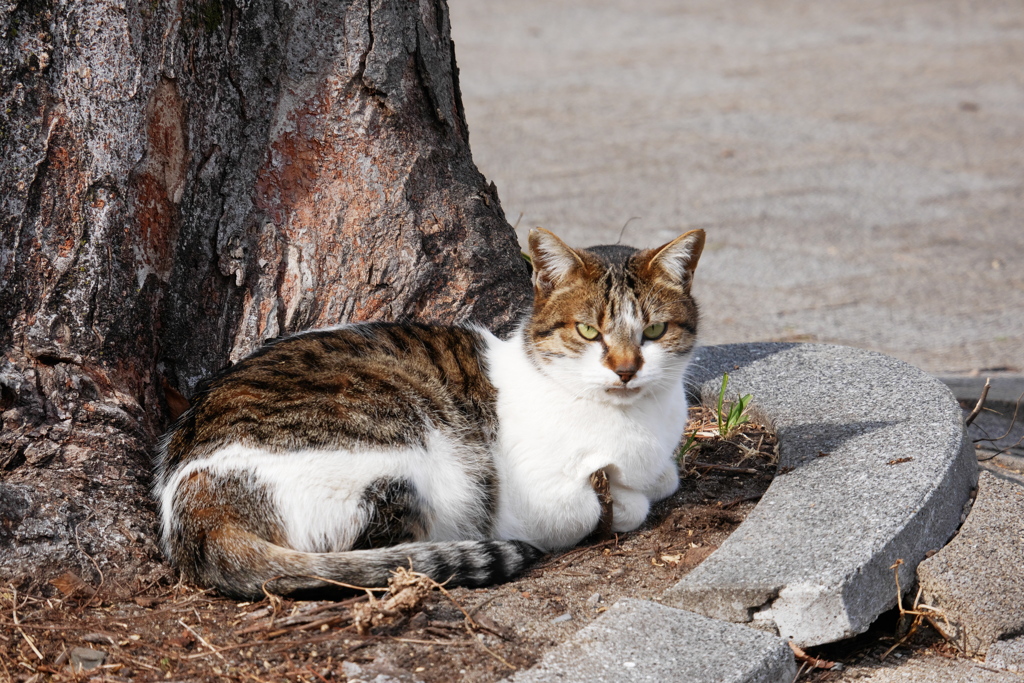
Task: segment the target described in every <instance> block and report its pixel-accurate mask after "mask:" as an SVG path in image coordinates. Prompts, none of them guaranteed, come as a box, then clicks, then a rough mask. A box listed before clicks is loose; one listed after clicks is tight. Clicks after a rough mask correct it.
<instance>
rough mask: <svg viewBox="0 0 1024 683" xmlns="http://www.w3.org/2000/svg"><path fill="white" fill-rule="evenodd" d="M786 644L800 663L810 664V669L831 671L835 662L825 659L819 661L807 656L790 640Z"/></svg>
mask: <svg viewBox="0 0 1024 683" xmlns="http://www.w3.org/2000/svg"><path fill="white" fill-rule="evenodd" d="M786 642H787V643H789V649H790V650H792V651H793V656H794V657H796V658H797V659H798V660H799V661H801V662H806V663H807V664H810V666H811V668H812V669H832V668H834V667H835V665H836V663H835V662H830V661H829V660H827V659H820V658H818V657H815V656H814V655H809V654H807V652H805V651H804V649H803V648H802V647H800V646H799V645H797V644H796V643H794V642H793V641H792V640H789V641H786Z"/></svg>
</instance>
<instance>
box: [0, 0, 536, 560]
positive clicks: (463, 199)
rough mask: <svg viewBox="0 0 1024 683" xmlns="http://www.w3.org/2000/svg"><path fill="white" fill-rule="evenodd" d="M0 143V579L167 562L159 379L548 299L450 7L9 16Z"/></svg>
mask: <svg viewBox="0 0 1024 683" xmlns="http://www.w3.org/2000/svg"><path fill="white" fill-rule="evenodd" d="M0 152H2V154H0V231H2V232H0V279H2V286H3V288H2V293H0V351H2V353H3V358H2V360H0V392H2V393H0V411H2V413H3V415H2V418H3V431H2V433H0V477H2V479H0V578H5V577H8V576H13V575H16V574H18V573H21V572H26V571H33V572H36V573H37V574H41V575H51V574H53V573H55V572H57V571H61V570H63V568H71V569H73V570H75V571H78V572H82V573H83V575H84V576H88V575H90V573H91V575H92V576H93V577H94V579H98V578H99V575H98V572H96V571H94V569H96V568H99V569H102V570H103V571H104V572H105V573H107V574H108V577H109V574H110V573H111V572H120V573H121V574H124V575H127V574H128V573H130V572H133V571H135V569H136V568H137V567H139V566H140V564H141V563H143V562H148V561H150V560H152V559H154V558H156V557H158V553H157V552H156V550H155V547H154V545H153V540H154V536H153V532H154V519H155V518H154V515H153V508H152V506H151V505H150V504H149V503H148V486H149V448H150V447H151V446H152V444H153V441H154V440H155V438H156V437H157V436H158V434H159V433H160V431H161V430H162V429H163V428H164V427H165V425H166V420H167V413H168V411H167V405H166V397H165V394H164V390H163V388H162V387H163V385H164V383H168V385H169V386H173V387H177V388H178V389H179V390H180V391H181V392H182V393H184V394H185V395H186V396H187V395H188V394H189V393H190V392H191V391H192V390H193V389H194V388H195V385H196V384H197V382H198V381H199V380H200V379H201V378H202V377H203V376H205V375H207V374H209V373H210V372H212V371H214V370H216V369H218V368H219V367H222V366H223V365H225V364H226V363H228V362H230V361H231V360H236V359H237V358H239V357H241V356H242V355H244V354H246V353H247V352H248V351H250V350H251V349H253V348H254V347H255V346H258V345H259V344H260V343H261V342H262V341H263V340H264V339H267V338H269V337H274V336H278V335H281V334H285V333H288V332H293V331H296V330H301V329H306V328H309V327H315V326H319V325H326V324H336V323H339V322H346V321H359V320H368V319H376V318H387V319H397V318H419V319H432V320H439V321H461V320H468V319H472V320H476V321H479V322H481V323H483V324H485V325H489V326H491V327H492V328H494V329H496V330H498V331H505V330H508V329H509V328H510V326H511V324H512V322H513V321H514V319H515V318H516V316H517V314H518V312H519V310H521V308H522V306H523V305H524V303H525V302H526V301H527V299H528V297H529V283H528V271H527V269H526V267H525V264H524V263H523V262H522V261H521V259H519V256H518V247H517V245H516V241H515V236H514V234H513V232H512V231H511V229H510V228H509V227H508V224H507V223H506V222H505V219H504V215H503V213H502V211H501V208H500V205H499V203H498V198H497V194H496V191H495V189H494V187H493V185H488V184H487V183H486V181H485V180H484V178H483V177H482V176H481V175H480V173H479V172H478V171H477V170H476V167H475V166H474V165H473V162H472V158H471V155H470V152H469V145H468V131H467V129H466V123H465V118H464V116H463V112H462V105H461V100H460V94H459V89H458V79H457V70H456V67H455V61H454V52H453V46H452V43H451V39H450V35H449V23H448V14H447V7H446V5H445V3H444V0H420V1H419V2H407V1H404V0H370V1H369V2H355V1H353V2H341V1H338V0H306V1H300V2H290V3H289V2H285V1H283V0H281V1H280V2H269V1H267V2H259V1H252V2H242V1H239V2H237V3H232V2H221V0H198V1H196V0H184V1H183V2H180V3H166V2H160V1H159V0H143V1H142V2H133V1H129V2H123V1H118V0H86V1H82V0H65V1H64V2H60V1H56V0H23V1H21V2H6V3H4V2H3V0H0ZM90 556H91V558H92V559H90ZM93 561H95V563H96V564H95V565H94V564H93ZM40 570H41V571H40Z"/></svg>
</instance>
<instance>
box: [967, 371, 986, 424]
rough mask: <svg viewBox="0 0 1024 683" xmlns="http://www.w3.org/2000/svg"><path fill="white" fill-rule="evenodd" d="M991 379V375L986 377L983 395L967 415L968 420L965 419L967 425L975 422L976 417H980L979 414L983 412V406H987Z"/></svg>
mask: <svg viewBox="0 0 1024 683" xmlns="http://www.w3.org/2000/svg"><path fill="white" fill-rule="evenodd" d="M990 380H991V378H989V377H986V378H985V387H984V388H983V389H982V390H981V397H980V398H979V399H978V402H977V403H976V404H975V405H974V410H972V411H971V414H970V415H968V416H967V419H966V420H964V426H965V427H970V426H971V423H972V422H974V418H976V417H978V414H979V413H981V410H982V408H984V407H985V398H986V397H987V396H988V390H989V389H990V388H991V387H992V383H991V381H990Z"/></svg>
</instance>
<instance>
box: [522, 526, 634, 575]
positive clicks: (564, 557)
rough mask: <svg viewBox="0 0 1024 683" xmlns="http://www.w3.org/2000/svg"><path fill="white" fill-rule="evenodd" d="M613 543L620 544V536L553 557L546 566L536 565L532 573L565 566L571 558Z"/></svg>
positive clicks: (532, 568)
mask: <svg viewBox="0 0 1024 683" xmlns="http://www.w3.org/2000/svg"><path fill="white" fill-rule="evenodd" d="M613 543H614V544H615V545H618V544H619V536H618V534H616V535H615V538H609V539H608V540H606V541H601V542H600V543H594V544H593V545H588V546H585V547H583V548H576V549H574V550H570V551H569V552H567V553H563V554H561V555H559V556H557V557H553V558H551V559H550V560H549V561H547V562H545V563H544V564H538V565H536V566H534V567H531V569H530V571H537V570H538V569H547V568H548V567H553V566H554V565H556V564H564V563H565V561H566V560H568V559H570V558H573V557H576V556H577V555H579V554H580V553H585V552H587V551H588V550H594V549H595V548H602V547H604V546H606V545H612V544H613Z"/></svg>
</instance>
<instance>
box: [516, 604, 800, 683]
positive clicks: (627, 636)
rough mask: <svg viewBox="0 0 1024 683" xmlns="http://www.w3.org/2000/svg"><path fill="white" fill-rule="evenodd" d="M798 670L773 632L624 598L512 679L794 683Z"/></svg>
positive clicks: (519, 682)
mask: <svg viewBox="0 0 1024 683" xmlns="http://www.w3.org/2000/svg"><path fill="white" fill-rule="evenodd" d="M795 676H796V662H795V660H794V659H793V652H792V651H791V650H790V648H789V646H788V645H787V644H786V642H785V641H784V640H782V639H781V638H778V637H777V636H773V635H771V634H769V633H764V632H763V631H756V630H754V629H751V628H747V627H745V626H739V625H736V624H730V623H727V622H724V621H718V620H716V619H709V618H708V617H703V616H701V615H699V614H694V613H693V612H686V611H683V610H679V609H674V608H672V607H665V606H664V605H659V604H657V603H654V602H649V601H647V600H633V599H629V598H626V599H623V600H619V601H618V602H616V603H615V604H614V605H612V607H611V608H610V609H609V610H608V611H607V612H605V613H604V614H602V615H601V616H600V617H598V618H597V619H595V620H594V621H593V622H592V623H591V624H589V625H588V626H586V627H585V628H583V629H581V630H580V631H579V632H578V633H577V634H576V635H575V636H573V637H572V638H571V639H569V640H568V641H566V642H565V643H562V644H561V645H560V646H558V647H557V648H555V649H554V650H551V651H549V652H548V653H547V654H545V655H544V658H543V659H542V660H541V662H540V663H539V664H537V665H536V666H534V667H533V668H531V669H528V670H526V671H522V672H520V673H518V674H517V675H516V676H515V677H514V678H513V679H512V681H513V683H540V682H542V681H597V682H600V681H608V682H609V683H611V682H619V681H659V682H664V683H670V682H672V681H678V682H679V683H705V682H706V683H711V682H712V681H715V682H716V683H791V681H793V679H794V678H795Z"/></svg>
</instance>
